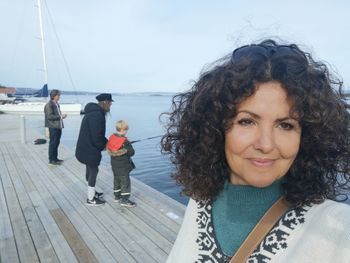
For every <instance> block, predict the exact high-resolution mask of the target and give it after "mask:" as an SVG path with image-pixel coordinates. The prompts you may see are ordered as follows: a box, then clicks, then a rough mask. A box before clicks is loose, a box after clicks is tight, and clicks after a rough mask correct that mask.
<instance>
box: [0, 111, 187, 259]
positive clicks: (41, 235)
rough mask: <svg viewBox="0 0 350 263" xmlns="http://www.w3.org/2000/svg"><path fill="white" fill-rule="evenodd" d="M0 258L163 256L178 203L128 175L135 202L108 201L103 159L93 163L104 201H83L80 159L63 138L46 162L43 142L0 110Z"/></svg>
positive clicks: (177, 220)
mask: <svg viewBox="0 0 350 263" xmlns="http://www.w3.org/2000/svg"><path fill="white" fill-rule="evenodd" d="M0 123H1V126H0V183H1V185H0V262H11V263H12V262H103V263H105V262H123V263H124V262H165V261H166V258H167V255H168V254H169V252H170V250H171V247H172V245H173V243H174V241H175V238H176V235H177V232H178V230H179V228H180V224H181V222H182V219H183V215H184V211H185V206H184V205H182V204H180V203H178V202H177V201H175V200H173V199H171V198H169V197H167V196H166V195H164V194H162V193H160V192H158V191H156V190H154V189H152V188H150V187H148V186H147V185H145V184H143V183H141V182H140V181H138V180H136V179H134V178H132V199H133V200H135V201H136V202H137V207H134V208H123V207H121V206H120V205H119V204H118V203H115V202H113V193H112V182H113V181H112V173H111V169H110V167H108V166H107V165H106V166H103V165H102V166H100V172H99V175H98V178H97V190H100V191H103V192H104V193H105V200H106V201H107V203H106V204H105V205H104V206H99V207H90V206H86V205H85V202H86V191H87V189H86V188H87V187H86V182H85V167H84V165H82V164H80V163H79V162H77V161H76V159H75V157H74V153H73V152H72V151H71V150H70V149H68V148H65V147H64V146H63V145H61V146H60V148H59V156H60V157H61V158H63V159H64V163H63V164H62V165H61V166H53V167H52V166H49V165H48V160H47V151H48V150H47V149H48V144H43V145H34V144H33V143H32V141H33V140H34V139H37V138H43V136H42V135H39V134H38V133H37V132H35V131H33V130H27V133H26V139H27V143H21V136H20V129H19V126H20V117H19V116H16V115H5V114H1V115H0Z"/></svg>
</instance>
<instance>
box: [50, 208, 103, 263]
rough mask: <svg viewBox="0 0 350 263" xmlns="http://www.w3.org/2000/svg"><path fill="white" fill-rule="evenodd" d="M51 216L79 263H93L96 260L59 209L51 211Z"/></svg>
mask: <svg viewBox="0 0 350 263" xmlns="http://www.w3.org/2000/svg"><path fill="white" fill-rule="evenodd" d="M50 212H51V215H52V216H53V218H54V219H55V221H56V223H57V225H58V227H59V228H60V229H61V231H62V233H63V235H64V237H65V238H66V240H67V242H68V244H69V245H70V247H71V248H72V250H73V252H74V254H75V256H76V257H77V259H78V261H79V262H86V263H95V262H97V258H96V257H95V256H94V254H92V253H91V251H90V249H89V248H88V246H87V245H86V243H85V242H84V240H83V239H82V238H81V236H80V234H79V233H78V232H77V230H76V229H75V227H74V226H73V225H72V223H71V222H70V221H69V219H68V218H67V216H66V215H65V214H64V212H63V211H62V210H61V209H55V210H51V211H50Z"/></svg>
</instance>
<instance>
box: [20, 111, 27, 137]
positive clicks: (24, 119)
mask: <svg viewBox="0 0 350 263" xmlns="http://www.w3.org/2000/svg"><path fill="white" fill-rule="evenodd" d="M21 143H26V118H25V117H24V115H21Z"/></svg>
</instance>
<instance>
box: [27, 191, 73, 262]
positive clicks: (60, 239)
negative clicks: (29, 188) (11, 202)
mask: <svg viewBox="0 0 350 263" xmlns="http://www.w3.org/2000/svg"><path fill="white" fill-rule="evenodd" d="M29 197H30V199H31V200H32V202H33V204H34V206H35V210H36V211H37V213H38V215H39V217H40V219H41V222H42V223H43V226H44V228H45V230H46V232H47V234H48V236H49V238H50V240H51V244H52V245H53V247H54V249H55V251H56V254H57V257H58V258H59V260H60V261H61V262H78V260H77V259H76V257H75V255H74V253H73V252H72V250H71V248H70V247H69V245H68V243H67V241H66V240H65V238H64V236H63V235H62V233H61V231H60V229H59V228H58V226H57V225H56V222H55V220H54V219H53V218H52V216H51V214H50V211H49V209H48V208H47V207H46V206H45V202H44V201H43V199H42V198H41V197H40V195H39V194H38V193H37V192H31V193H29Z"/></svg>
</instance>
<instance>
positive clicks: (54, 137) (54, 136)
mask: <svg viewBox="0 0 350 263" xmlns="http://www.w3.org/2000/svg"><path fill="white" fill-rule="evenodd" d="M49 132H50V143H49V161H50V162H51V161H57V154H58V153H57V150H58V146H59V145H60V140H61V135H62V129H56V128H49Z"/></svg>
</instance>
